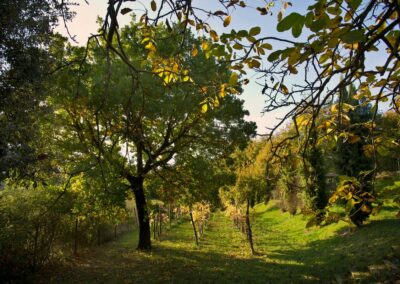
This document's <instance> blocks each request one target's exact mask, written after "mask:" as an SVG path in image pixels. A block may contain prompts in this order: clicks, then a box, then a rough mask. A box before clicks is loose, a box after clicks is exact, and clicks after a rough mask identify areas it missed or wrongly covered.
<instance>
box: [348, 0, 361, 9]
mask: <svg viewBox="0 0 400 284" xmlns="http://www.w3.org/2000/svg"><path fill="white" fill-rule="evenodd" d="M346 2H347V4H349V6H350V8H352V9H354V10H357V8H358V6H360V4H361V2H362V0H346Z"/></svg>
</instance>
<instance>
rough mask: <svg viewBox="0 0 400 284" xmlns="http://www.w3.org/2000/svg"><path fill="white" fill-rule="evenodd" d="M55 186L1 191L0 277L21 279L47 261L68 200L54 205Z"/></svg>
mask: <svg viewBox="0 0 400 284" xmlns="http://www.w3.org/2000/svg"><path fill="white" fill-rule="evenodd" d="M60 190H61V189H60V187H58V186H50V187H49V186H47V187H44V186H35V185H33V184H29V185H28V187H26V186H24V185H23V184H18V183H9V184H7V185H6V186H5V188H4V189H3V190H2V191H1V192H0V194H1V195H0V223H1V227H2V230H1V234H0V250H1V251H2V255H1V258H0V262H1V265H0V267H1V270H0V271H1V272H0V273H1V278H2V279H13V278H16V277H21V278H22V277H23V276H24V275H25V274H26V273H29V272H30V271H31V270H35V269H37V268H38V267H40V266H42V265H43V264H45V263H46V262H48V260H49V258H50V254H51V253H52V245H53V242H54V240H55V238H56V237H57V235H58V233H59V226H60V223H61V221H62V220H63V219H64V216H65V215H66V214H67V213H68V211H69V210H70V209H71V202H70V200H69V199H65V198H64V199H62V200H61V202H58V203H57V204H55V200H56V199H57V197H58V195H59V194H60Z"/></svg>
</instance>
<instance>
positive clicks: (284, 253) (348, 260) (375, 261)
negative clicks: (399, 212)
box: [272, 219, 400, 283]
mask: <svg viewBox="0 0 400 284" xmlns="http://www.w3.org/2000/svg"><path fill="white" fill-rule="evenodd" d="M399 227H400V220H398V219H386V220H377V221H371V222H370V223H369V224H368V225H366V226H365V227H362V228H359V229H356V230H354V231H352V232H349V233H348V234H345V235H342V232H344V231H345V230H347V229H341V230H339V231H338V232H337V233H338V235H337V236H335V237H332V238H329V239H326V240H318V241H313V242H310V243H309V244H308V245H307V247H306V248H304V249H296V250H291V249H288V250H279V251H275V254H274V255H273V256H272V258H273V259H275V260H277V261H278V262H292V261H295V262H301V263H302V264H303V265H304V267H306V268H307V273H308V275H309V276H311V277H313V278H315V279H319V281H322V282H330V281H332V280H335V281H339V280H338V278H339V279H341V280H345V281H348V282H351V281H358V282H362V283H374V282H376V281H377V280H389V282H388V283H392V282H391V281H393V280H394V279H393V277H400V275H399V274H398V271H399V270H398V269H399V266H398V264H399V263H398V261H399V259H398V258H397V257H399V256H400V254H399V253H400V251H399V247H398V245H397V246H396V244H399V241H398V240H399V238H400V231H399ZM393 256H395V257H396V259H395V263H397V268H395V267H392V266H393V265H396V264H395V263H390V262H388V258H390V257H393ZM385 263H386V266H385V265H383V264H385ZM373 270H375V271H373ZM396 271H397V272H396ZM292 273H296V274H298V273H302V271H296V270H293V271H292ZM393 273H394V274H393ZM396 273H397V274H396ZM386 278H387V279H386ZM397 279H400V278H397ZM393 283H394V282H393Z"/></svg>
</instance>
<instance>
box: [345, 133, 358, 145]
mask: <svg viewBox="0 0 400 284" xmlns="http://www.w3.org/2000/svg"><path fill="white" fill-rule="evenodd" d="M360 140H361V137H360V136H358V135H354V134H350V135H349V138H348V139H347V142H349V143H350V144H354V143H357V142H358V141H360Z"/></svg>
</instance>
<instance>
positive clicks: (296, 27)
mask: <svg viewBox="0 0 400 284" xmlns="http://www.w3.org/2000/svg"><path fill="white" fill-rule="evenodd" d="M303 26H304V21H303V22H302V23H298V24H296V25H294V26H293V27H292V35H293V36H294V37H299V36H300V34H301V31H302V30H303Z"/></svg>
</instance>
